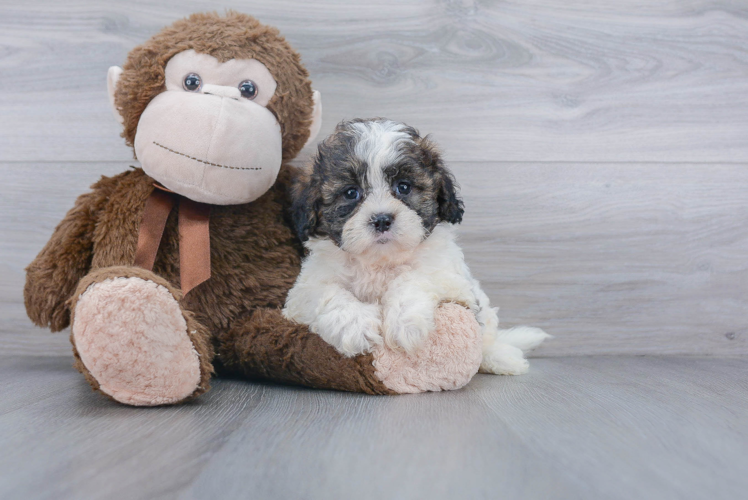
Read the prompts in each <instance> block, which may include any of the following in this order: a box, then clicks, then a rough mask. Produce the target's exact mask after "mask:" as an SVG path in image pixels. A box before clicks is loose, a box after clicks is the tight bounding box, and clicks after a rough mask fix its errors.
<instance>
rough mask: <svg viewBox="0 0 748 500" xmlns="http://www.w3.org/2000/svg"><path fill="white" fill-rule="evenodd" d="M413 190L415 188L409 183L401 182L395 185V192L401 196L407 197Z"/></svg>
mask: <svg viewBox="0 0 748 500" xmlns="http://www.w3.org/2000/svg"><path fill="white" fill-rule="evenodd" d="M412 188H413V186H411V185H410V182H408V181H400V182H398V183H397V184H395V192H396V193H397V194H399V195H400V196H405V195H407V194H410V190H411V189H412Z"/></svg>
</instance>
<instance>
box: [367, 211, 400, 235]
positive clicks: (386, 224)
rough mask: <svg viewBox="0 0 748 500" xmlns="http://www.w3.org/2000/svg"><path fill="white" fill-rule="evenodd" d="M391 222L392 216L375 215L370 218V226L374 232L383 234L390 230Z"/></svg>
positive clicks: (393, 218)
mask: <svg viewBox="0 0 748 500" xmlns="http://www.w3.org/2000/svg"><path fill="white" fill-rule="evenodd" d="M393 220H395V217H394V216H393V215H392V214H376V215H374V216H372V218H371V225H372V226H374V230H375V231H376V232H378V233H383V232H385V231H389V230H390V226H391V225H392V221H393Z"/></svg>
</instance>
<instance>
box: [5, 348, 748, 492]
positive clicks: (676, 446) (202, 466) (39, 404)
mask: <svg viewBox="0 0 748 500" xmlns="http://www.w3.org/2000/svg"><path fill="white" fill-rule="evenodd" d="M70 364H71V359H70V358H69V357H13V358H8V357H4V358H2V359H0V377H2V380H3V381H4V384H3V385H2V387H0V470H1V471H2V474H0V498H9V499H10V498H55V499H57V498H91V499H95V498H102V499H104V498H106V499H118V498H267V499H276V498H277V499H284V500H286V499H296V498H304V499H316V498H320V499H338V498H339V499H348V498H358V499H362V500H363V499H369V498H371V499H378V498H399V499H410V498H413V499H417V498H432V499H440V498H504V499H524V500H532V499H548V498H559V499H560V498H569V499H572V498H573V499H587V498H589V499H600V498H606V499H626V500H628V499H631V498H637V499H656V500H663V499H670V498H673V499H675V498H678V499H684V498H693V499H701V498H703V499H706V498H708V499H712V500H717V499H736V498H742V497H744V495H745V491H746V489H747V488H748V475H746V474H745V471H746V470H748V454H747V453H746V450H748V359H745V358H743V359H714V358H678V357H668V358H656V357H623V356H621V357H576V358H553V359H535V360H533V365H532V370H531V372H530V373H529V374H528V375H526V376H522V377H498V376H490V375H479V376H477V377H476V378H475V379H474V380H473V381H472V382H471V383H470V384H469V385H468V386H467V387H466V388H465V389H463V390H461V391H456V392H449V393H438V394H434V393H431V394H422V395H408V396H394V397H370V396H363V395H357V394H346V393H335V392H324V391H313V390H306V389H299V388H293V387H283V386H272V385H267V384H256V383H251V382H244V381H234V380H220V381H217V382H216V384H215V388H214V389H213V390H212V391H211V392H209V393H208V394H207V395H205V396H204V397H202V398H201V399H200V400H199V401H198V402H196V403H193V404H188V405H183V406H176V407H164V408H146V409H142V408H130V407H125V406H122V405H119V404H116V403H113V402H110V401H108V400H106V399H104V398H102V397H100V396H99V395H98V394H94V393H92V392H91V390H90V389H89V387H88V385H87V384H86V383H85V381H84V380H83V378H82V376H80V375H79V374H77V373H73V371H72V370H71V368H70Z"/></svg>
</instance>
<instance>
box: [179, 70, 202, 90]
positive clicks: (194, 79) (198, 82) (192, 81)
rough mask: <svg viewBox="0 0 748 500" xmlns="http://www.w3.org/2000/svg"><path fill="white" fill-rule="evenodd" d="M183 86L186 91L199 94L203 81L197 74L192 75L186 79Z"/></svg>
mask: <svg viewBox="0 0 748 500" xmlns="http://www.w3.org/2000/svg"><path fill="white" fill-rule="evenodd" d="M183 86H184V90H189V91H190V92H197V91H198V90H200V87H202V86H203V80H202V78H200V75H198V74H197V73H190V74H189V75H187V76H185V77H184V82H183Z"/></svg>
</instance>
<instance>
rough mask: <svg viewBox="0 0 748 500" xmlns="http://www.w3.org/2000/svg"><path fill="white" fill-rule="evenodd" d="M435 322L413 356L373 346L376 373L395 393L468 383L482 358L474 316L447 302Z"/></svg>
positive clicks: (479, 331) (436, 388)
mask: <svg viewBox="0 0 748 500" xmlns="http://www.w3.org/2000/svg"><path fill="white" fill-rule="evenodd" d="M434 323H435V325H436V328H435V329H434V331H433V332H432V333H431V335H429V336H428V338H427V339H426V341H425V343H424V345H423V347H422V348H421V349H419V350H418V351H416V352H415V353H413V354H412V355H405V354H404V353H403V352H402V351H400V350H396V349H392V348H390V347H387V346H383V345H377V346H375V347H374V349H373V351H372V353H373V356H374V367H375V368H376V375H377V377H378V378H379V379H380V380H381V381H382V382H383V383H384V385H386V386H387V387H389V388H390V389H392V390H393V391H395V392H398V393H416V392H423V391H450V390H455V389H460V388H461V387H463V386H465V384H467V383H468V382H470V380H471V379H472V378H473V376H474V375H475V374H476V373H477V372H478V367H479V366H480V364H481V359H482V357H483V354H482V352H483V349H482V342H481V328H480V325H479V324H478V322H477V321H476V320H475V316H474V315H473V314H472V313H471V312H470V311H469V310H468V309H465V308H464V307H462V306H460V305H458V304H450V303H447V304H442V305H441V306H439V308H438V309H437V310H436V313H435V314H434ZM466 325H470V326H471V327H470V328H466Z"/></svg>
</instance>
